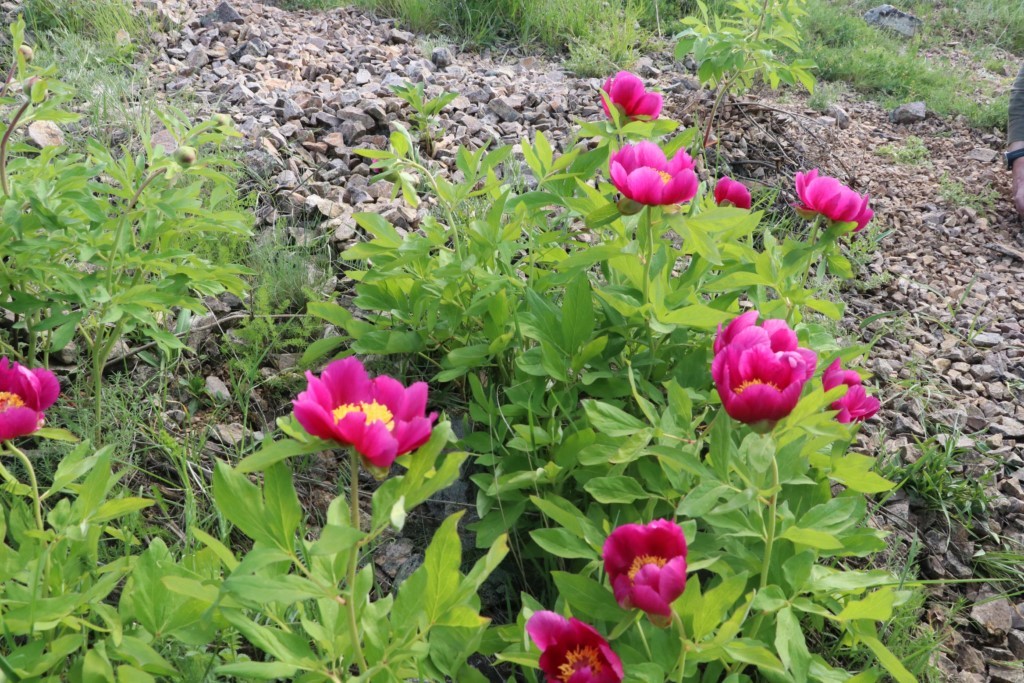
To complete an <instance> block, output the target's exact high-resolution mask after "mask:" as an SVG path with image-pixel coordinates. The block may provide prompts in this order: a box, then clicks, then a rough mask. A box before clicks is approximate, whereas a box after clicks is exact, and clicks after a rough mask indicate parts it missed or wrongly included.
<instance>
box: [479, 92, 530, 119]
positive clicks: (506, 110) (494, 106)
mask: <svg viewBox="0 0 1024 683" xmlns="http://www.w3.org/2000/svg"><path fill="white" fill-rule="evenodd" d="M487 108H488V109H490V110H491V111H492V112H493V113H494V114H495V115H496V116H497V117H498V118H499V119H501V120H502V121H505V122H513V121H518V120H520V119H521V118H523V115H522V114H520V113H519V112H518V111H516V109H515V107H514V106H512V103H511V102H509V100H508V98H507V97H496V98H495V99H493V100H491V101H490V102H489V103H488V105H487Z"/></svg>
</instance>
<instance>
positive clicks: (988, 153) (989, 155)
mask: <svg viewBox="0 0 1024 683" xmlns="http://www.w3.org/2000/svg"><path fill="white" fill-rule="evenodd" d="M964 156H965V157H966V158H967V159H970V160H971V161H980V162H981V163H983V164H991V163H992V162H993V161H995V160H996V159H997V158H998V157H999V152H997V151H996V150H994V149H989V148H988V147H975V148H974V149H972V150H971V151H970V152H968V153H967V154H966V155H964Z"/></svg>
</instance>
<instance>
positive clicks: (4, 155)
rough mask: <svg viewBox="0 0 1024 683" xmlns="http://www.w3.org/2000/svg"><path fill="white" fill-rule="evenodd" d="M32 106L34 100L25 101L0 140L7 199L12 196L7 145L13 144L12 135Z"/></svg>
mask: <svg viewBox="0 0 1024 683" xmlns="http://www.w3.org/2000/svg"><path fill="white" fill-rule="evenodd" d="M31 105H32V98H31V97H30V98H28V99H27V100H26V101H25V104H23V105H21V108H20V109H18V113H16V114H15V115H14V118H13V119H11V125H9V126H7V130H6V131H4V137H3V139H0V189H2V190H3V193H4V196H5V197H9V196H11V186H10V183H8V182H7V145H8V144H10V142H11V133H13V132H14V129H15V128H17V126H18V122H19V121H20V120H21V117H22V116H24V115H25V112H26V111H28V108H29V107H30V106H31Z"/></svg>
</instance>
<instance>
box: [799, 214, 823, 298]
mask: <svg viewBox="0 0 1024 683" xmlns="http://www.w3.org/2000/svg"><path fill="white" fill-rule="evenodd" d="M824 220H825V217H824V216H822V215H821V214H820V213H819V214H818V215H817V216H816V217H815V218H814V223H813V224H812V225H811V236H810V239H808V240H807V244H808V245H809V246H810V252H811V253H810V256H808V257H807V267H806V268H804V274H803V278H802V279H801V280H800V289H804V288H805V287H807V278H808V277H809V276H810V274H811V266H812V265H813V264H814V243H815V242H817V241H818V234H819V233H820V232H821V224H822V223H823V222H824Z"/></svg>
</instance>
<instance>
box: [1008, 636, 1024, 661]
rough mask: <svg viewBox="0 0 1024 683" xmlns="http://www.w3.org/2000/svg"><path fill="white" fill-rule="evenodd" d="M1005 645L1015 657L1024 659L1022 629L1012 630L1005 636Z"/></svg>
mask: <svg viewBox="0 0 1024 683" xmlns="http://www.w3.org/2000/svg"><path fill="white" fill-rule="evenodd" d="M1006 645H1007V647H1009V648H1010V652H1012V653H1013V656H1014V657H1016V658H1017V659H1020V660H1024V631H1018V630H1013V631H1010V633H1009V635H1007V636H1006Z"/></svg>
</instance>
